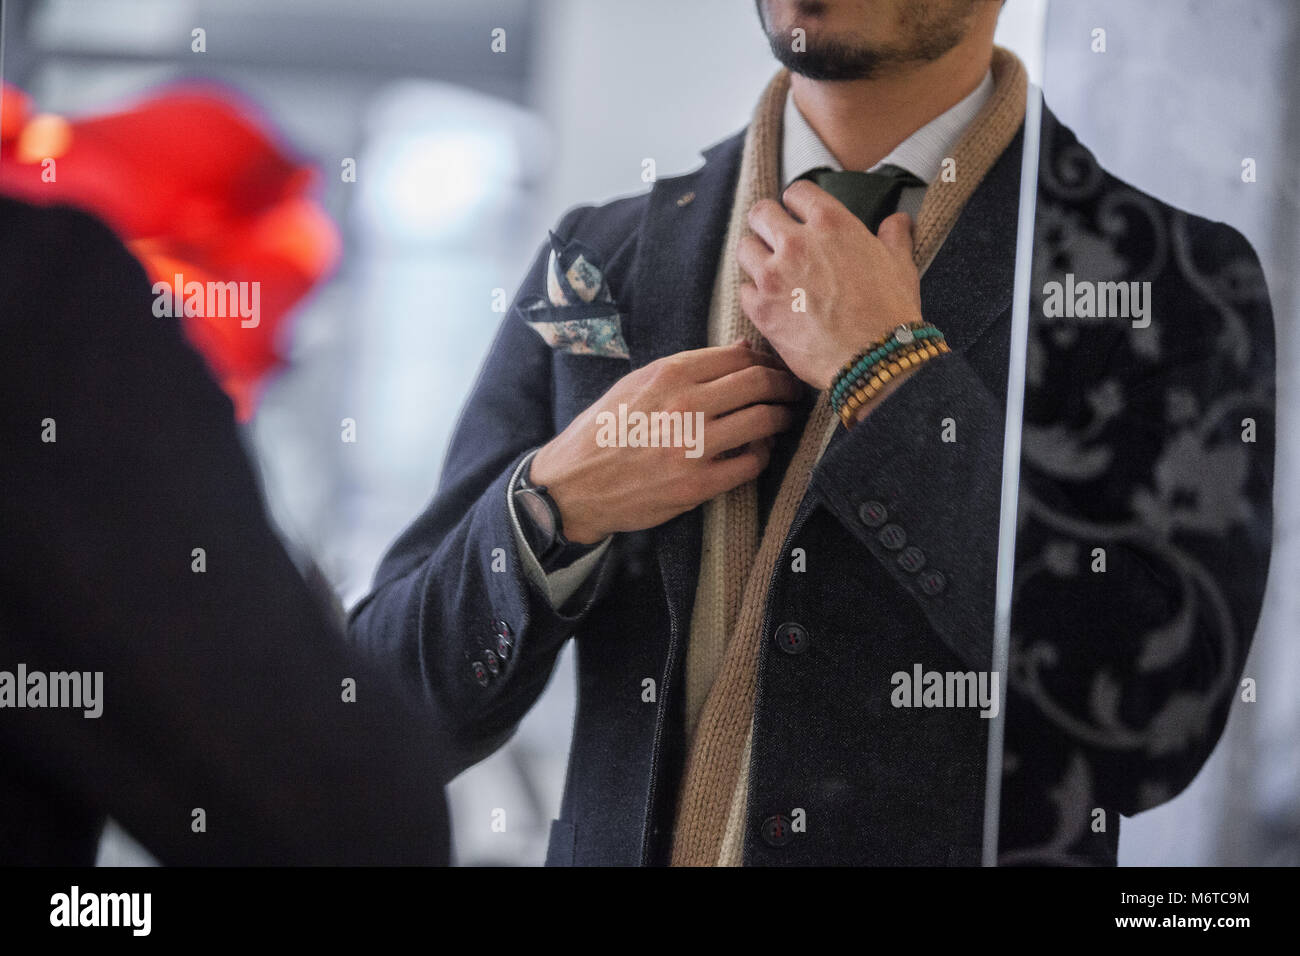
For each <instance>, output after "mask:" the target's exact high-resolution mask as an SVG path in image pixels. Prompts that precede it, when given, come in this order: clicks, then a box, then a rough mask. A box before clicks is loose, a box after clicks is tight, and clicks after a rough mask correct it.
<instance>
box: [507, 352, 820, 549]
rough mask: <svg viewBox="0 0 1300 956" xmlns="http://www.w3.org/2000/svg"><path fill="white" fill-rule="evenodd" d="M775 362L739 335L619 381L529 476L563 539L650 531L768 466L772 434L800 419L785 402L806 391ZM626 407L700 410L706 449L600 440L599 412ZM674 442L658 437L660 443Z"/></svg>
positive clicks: (552, 444)
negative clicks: (549, 501) (694, 453)
mask: <svg viewBox="0 0 1300 956" xmlns="http://www.w3.org/2000/svg"><path fill="white" fill-rule="evenodd" d="M777 364H778V363H777V362H776V361H775V360H774V359H772V358H770V357H768V356H764V355H762V354H760V353H758V352H755V351H754V350H753V349H751V348H749V347H748V346H747V345H746V344H745V343H744V341H743V340H742V341H740V342H737V343H735V344H733V345H728V346H721V347H715V348H707V349H696V350H694V351H690V352H679V353H677V354H676V355H670V356H667V357H665V358H661V359H659V360H657V361H654V362H651V363H650V364H649V365H646V366H644V367H643V368H639V369H637V370H636V371H635V372H632V373H630V374H629V375H626V376H624V377H623V378H621V379H619V381H618V382H616V383H615V384H614V386H613V387H612V388H611V389H610V390H609V391H608V392H606V393H605V394H604V395H603V396H601V398H600V399H599V400H597V401H596V402H595V404H593V405H592V406H591V407H590V408H588V409H586V410H585V411H584V412H583V413H582V414H581V415H579V416H578V417H577V418H575V419H574V420H573V421H572V422H571V423H570V424H569V426H568V427H567V428H566V429H564V431H562V432H560V434H558V435H556V436H555V437H554V438H552V439H551V440H550V441H549V442H547V443H546V444H545V445H543V446H542V447H541V448H540V449H539V450H538V452H537V455H536V457H534V458H533V463H532V467H531V472H530V478H531V480H532V481H533V482H534V483H535V484H539V485H546V487H547V489H548V491H549V493H550V495H551V497H552V498H553V499H554V500H555V503H556V505H557V506H558V507H559V509H560V516H561V520H562V523H563V530H564V536H565V537H566V538H568V539H569V540H570V541H574V542H577V543H579V544H592V543H594V542H597V541H600V540H601V539H602V538H604V537H606V536H607V535H610V534H612V533H614V532H616V531H639V530H641V529H643V528H652V527H654V526H656V525H660V524H663V523H664V522H665V521H667V520H669V519H670V518H674V517H676V516H677V515H679V514H681V513H682V512H684V511H689V510H691V509H692V508H694V507H696V506H697V505H700V504H703V503H704V502H705V501H708V500H709V499H711V498H715V497H717V496H718V495H720V494H722V493H723V492H726V491H730V490H731V489H732V488H735V487H737V486H739V485H742V484H744V483H745V482H747V481H751V480H752V479H754V478H756V477H757V476H758V475H759V473H760V472H762V470H763V469H764V468H766V467H767V462H768V457H769V455H770V454H771V450H772V442H771V439H772V436H774V435H775V434H776V433H777V432H781V431H784V430H786V429H787V428H789V427H790V425H791V422H792V421H793V415H792V413H791V411H790V409H789V408H788V407H787V405H786V404H785V403H788V402H793V401H795V400H797V399H798V398H799V396H800V395H801V394H802V390H803V387H802V386H801V385H800V384H799V382H798V380H797V379H796V378H795V377H794V376H793V375H791V374H790V373H789V372H786V371H785V370H784V369H780V368H778V367H777ZM620 404H622V405H626V406H627V410H628V413H629V414H630V413H631V412H634V411H639V412H644V413H647V414H652V413H655V412H669V413H672V412H678V413H680V415H681V417H682V418H683V419H685V418H686V417H687V416H690V418H691V421H692V423H694V422H695V421H696V415H695V413H696V412H702V413H703V423H704V424H703V433H702V434H701V435H697V436H694V437H695V438H696V439H697V440H699V439H702V442H703V445H702V453H701V454H699V455H698V457H688V456H687V454H686V452H687V451H688V450H689V449H686V448H683V447H659V448H646V447H616V446H609V445H608V443H606V445H604V446H602V444H600V443H598V442H597V435H598V434H599V433H600V431H601V423H600V420H599V418H598V416H600V414H601V413H602V412H609V413H611V414H612V415H614V416H617V415H618V407H619V405H620ZM667 440H668V439H667V436H661V441H660V444H661V445H663V444H665V443H666V442H667ZM728 452H731V453H733V454H731V455H729V456H728V457H725V458H718V457H717V456H718V455H720V454H723V453H728Z"/></svg>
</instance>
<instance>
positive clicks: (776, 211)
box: [747, 199, 799, 250]
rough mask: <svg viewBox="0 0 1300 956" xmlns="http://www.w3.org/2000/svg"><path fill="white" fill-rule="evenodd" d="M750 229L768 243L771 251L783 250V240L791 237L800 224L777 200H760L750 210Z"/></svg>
mask: <svg viewBox="0 0 1300 956" xmlns="http://www.w3.org/2000/svg"><path fill="white" fill-rule="evenodd" d="M747 219H748V221H749V228H750V229H753V230H754V232H755V233H756V234H757V235H758V237H759V238H760V239H762V240H763V241H764V242H766V243H767V246H768V248H769V249H773V250H778V249H780V248H781V240H782V239H783V238H784V237H785V236H787V235H789V233H790V231H791V230H792V229H797V228H798V227H799V224H798V223H797V222H795V221H794V220H793V219H792V218H790V214H789V213H788V212H786V211H785V210H784V209H783V208H781V204H780V203H779V202H777V201H776V200H775V199H760V200H759V201H758V202H756V203H754V205H753V206H751V207H750V209H749V215H748V217H747Z"/></svg>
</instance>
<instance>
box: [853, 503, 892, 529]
mask: <svg viewBox="0 0 1300 956" xmlns="http://www.w3.org/2000/svg"><path fill="white" fill-rule="evenodd" d="M858 518H859V519H860V520H861V521H862V523H863V524H864V525H866V526H867V527H868V528H879V527H880V526H881V525H882V524H884V523H885V521H886V520H887V519H888V518H889V512H888V511H886V510H885V506H884V505H882V504H881V503H880V502H879V501H864V502H862V504H860V505H859V506H858Z"/></svg>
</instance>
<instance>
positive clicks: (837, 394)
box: [830, 322, 943, 407]
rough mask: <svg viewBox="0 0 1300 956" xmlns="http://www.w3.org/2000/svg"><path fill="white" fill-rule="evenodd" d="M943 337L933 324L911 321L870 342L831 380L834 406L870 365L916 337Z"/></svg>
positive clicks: (831, 397)
mask: <svg viewBox="0 0 1300 956" xmlns="http://www.w3.org/2000/svg"><path fill="white" fill-rule="evenodd" d="M927 338H940V339H941V338H943V333H942V332H940V331H939V330H938V329H937V328H935V327H934V326H933V325H929V324H927V323H925V322H913V323H911V324H910V325H900V326H898V328H896V329H894V331H892V332H891V333H890V334H889V335H888V336H887V337H886V338H885V339H884V340H883V341H880V342H875V343H872V344H871V345H869V346H867V347H866V348H865V349H863V350H862V351H861V352H859V353H858V354H857V355H856V356H854V357H853V358H852V359H850V360H849V361H848V362H846V363H845V364H844V367H843V368H841V369H840V371H839V373H838V374H836V376H835V378H834V379H833V380H832V381H831V389H830V399H831V405H832V407H834V406H835V405H837V404H838V403H839V402H840V401H842V400H843V398H844V394H845V393H846V392H847V391H848V387H849V385H850V384H851V383H852V382H853V381H854V380H855V379H857V378H859V377H861V375H862V374H863V373H864V372H866V371H868V370H869V369H870V368H871V367H872V366H874V365H876V364H878V363H879V362H881V361H882V360H884V359H886V358H887V357H888V356H889V355H891V354H892V353H893V352H895V351H897V350H898V349H900V348H902V347H904V346H906V345H910V344H911V343H912V342H914V341H915V340H917V339H927Z"/></svg>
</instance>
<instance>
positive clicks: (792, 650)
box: [772, 622, 808, 654]
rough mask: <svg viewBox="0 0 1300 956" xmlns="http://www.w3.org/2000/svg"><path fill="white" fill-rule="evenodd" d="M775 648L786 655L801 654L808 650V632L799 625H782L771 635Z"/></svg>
mask: <svg viewBox="0 0 1300 956" xmlns="http://www.w3.org/2000/svg"><path fill="white" fill-rule="evenodd" d="M772 638H773V640H775V641H776V646H777V647H779V648H781V650H783V651H785V652H786V653H787V654H802V653H803V652H804V651H806V650H808V632H807V631H806V630H804V628H803V626H802V625H800V624H795V623H793V622H791V623H789V624H782V625H781V626H780V627H778V628H777V629H776V632H775V633H774V634H773V635H772Z"/></svg>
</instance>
